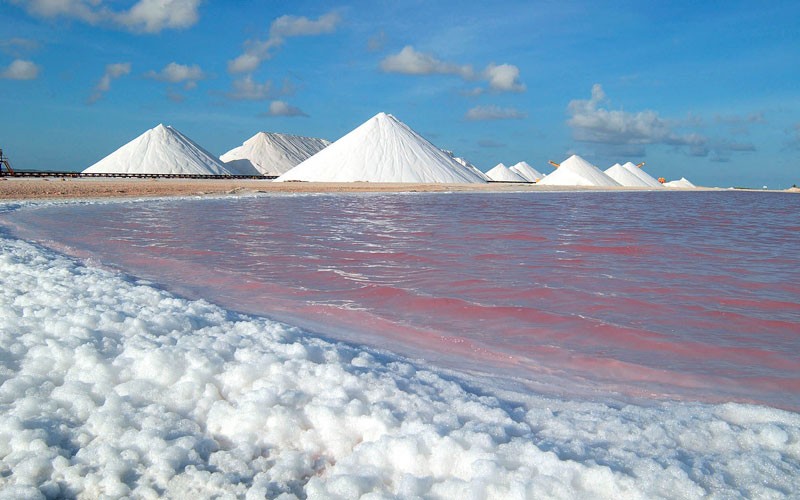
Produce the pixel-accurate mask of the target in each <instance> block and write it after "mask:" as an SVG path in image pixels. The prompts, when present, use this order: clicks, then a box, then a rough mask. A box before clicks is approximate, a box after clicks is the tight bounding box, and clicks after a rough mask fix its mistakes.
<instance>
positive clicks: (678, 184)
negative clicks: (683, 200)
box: [664, 177, 697, 188]
mask: <svg viewBox="0 0 800 500" xmlns="http://www.w3.org/2000/svg"><path fill="white" fill-rule="evenodd" d="M664 187H668V188H694V187H697V186H695V185H694V184H692V183H691V182H689V179H687V178H686V177H681V178H680V180H677V181H669V182H665V183H664Z"/></svg>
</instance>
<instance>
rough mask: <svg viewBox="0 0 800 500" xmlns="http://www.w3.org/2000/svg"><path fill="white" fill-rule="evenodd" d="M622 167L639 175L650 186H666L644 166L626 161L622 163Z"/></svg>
mask: <svg viewBox="0 0 800 500" xmlns="http://www.w3.org/2000/svg"><path fill="white" fill-rule="evenodd" d="M622 168H624V169H626V170H628V171H629V172H631V173H633V175H635V176H636V177H638V178H639V179H640V180H642V181H643V182H644V183H645V184H647V185H648V186H650V187H664V186H663V185H662V184H661V183H660V182H658V179H656V178H655V177H653V176H652V175H650V174H648V173H647V172H645V171H644V170H643V169H642V168H640V167H638V166H637V165H634V164H633V163H631V162H626V163H625V164H624V165H622Z"/></svg>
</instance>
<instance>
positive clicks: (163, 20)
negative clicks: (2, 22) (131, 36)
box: [9, 0, 202, 33]
mask: <svg viewBox="0 0 800 500" xmlns="http://www.w3.org/2000/svg"><path fill="white" fill-rule="evenodd" d="M9 1H10V2H11V3H14V4H17V5H20V6H22V7H23V8H24V9H25V10H27V11H28V13H29V14H31V15H33V16H36V17H43V18H46V19H54V18H67V19H77V20H79V21H83V22H85V23H88V24H103V25H118V26H122V27H124V28H126V29H128V30H130V31H134V32H141V33H159V32H161V31H162V30H164V29H168V28H170V29H180V28H188V27H190V26H193V25H194V24H195V23H196V22H197V20H198V19H199V14H198V8H199V6H200V3H201V2H202V0H138V1H137V2H136V3H135V4H134V5H133V6H131V8H130V9H128V10H115V9H114V8H113V7H112V6H113V5H114V4H115V3H116V2H114V1H112V0H9Z"/></svg>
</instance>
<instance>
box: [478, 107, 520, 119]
mask: <svg viewBox="0 0 800 500" xmlns="http://www.w3.org/2000/svg"><path fill="white" fill-rule="evenodd" d="M526 116H527V115H526V114H525V113H523V112H522V111H519V110H517V109H514V108H501V107H499V106H494V105H491V106H475V107H474V108H472V109H470V110H469V111H467V114H466V115H464V118H466V119H467V120H470V121H482V120H521V119H523V118H525V117H526Z"/></svg>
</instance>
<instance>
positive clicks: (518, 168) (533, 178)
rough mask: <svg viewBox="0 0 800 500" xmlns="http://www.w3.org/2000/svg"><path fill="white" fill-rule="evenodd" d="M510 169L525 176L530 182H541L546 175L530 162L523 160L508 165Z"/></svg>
mask: <svg viewBox="0 0 800 500" xmlns="http://www.w3.org/2000/svg"><path fill="white" fill-rule="evenodd" d="M508 169H509V170H511V171H512V172H514V173H515V174H518V175H520V176H522V177H523V178H525V180H527V181H528V182H539V180H540V179H542V178H543V177H544V174H543V173H541V172H539V171H538V170H536V169H535V168H533V167H531V166H530V165H529V164H528V162H525V161H521V162H519V163H517V164H516V165H513V166H511V167H508Z"/></svg>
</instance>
